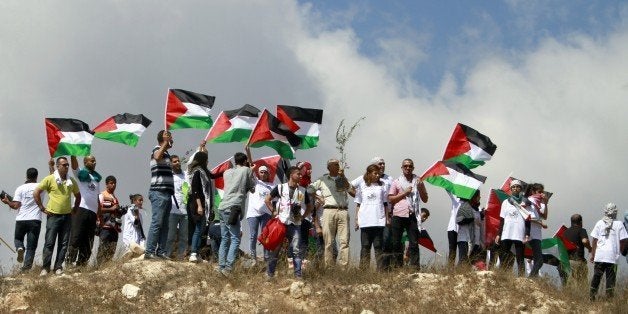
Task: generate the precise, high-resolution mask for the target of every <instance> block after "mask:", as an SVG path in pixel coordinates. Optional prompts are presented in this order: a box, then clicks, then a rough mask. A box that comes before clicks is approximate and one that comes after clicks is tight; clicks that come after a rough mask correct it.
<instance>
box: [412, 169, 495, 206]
mask: <svg viewBox="0 0 628 314" xmlns="http://www.w3.org/2000/svg"><path fill="white" fill-rule="evenodd" d="M421 180H424V181H427V182H429V183H431V184H433V185H435V186H440V187H442V188H444V189H445V190H446V191H448V192H450V193H451V194H453V195H456V196H458V197H460V198H462V199H466V200H469V199H471V198H472V197H473V195H474V194H475V191H477V190H478V189H479V188H480V186H482V184H484V182H485V181H486V177H485V176H481V175H478V174H475V173H473V172H471V170H469V169H468V168H467V167H465V166H464V165H463V164H460V163H457V162H452V161H438V162H436V163H435V164H434V165H433V166H432V167H430V168H429V169H428V170H427V171H425V173H424V174H423V175H422V176H421Z"/></svg>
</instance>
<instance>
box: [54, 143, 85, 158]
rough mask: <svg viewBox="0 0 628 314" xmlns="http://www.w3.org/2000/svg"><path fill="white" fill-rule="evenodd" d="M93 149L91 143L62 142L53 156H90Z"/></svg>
mask: <svg viewBox="0 0 628 314" xmlns="http://www.w3.org/2000/svg"><path fill="white" fill-rule="evenodd" d="M91 150H92V145H91V144H70V143H64V142H60V143H59V145H58V146H57V150H56V151H55V153H54V155H53V156H52V157H59V156H89V154H90V152H91Z"/></svg>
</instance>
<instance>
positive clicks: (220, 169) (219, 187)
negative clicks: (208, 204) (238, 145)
mask: <svg viewBox="0 0 628 314" xmlns="http://www.w3.org/2000/svg"><path fill="white" fill-rule="evenodd" d="M231 168H233V163H232V162H231V158H229V159H227V160H225V161H223V162H222V163H221V164H219V165H218V166H216V167H214V168H213V169H212V170H211V171H210V172H211V174H212V175H214V176H216V178H215V179H214V186H215V187H216V194H214V208H218V205H220V201H221V200H222V197H223V195H224V193H225V192H224V191H225V179H224V178H223V176H222V175H223V174H224V173H225V171H227V169H231Z"/></svg>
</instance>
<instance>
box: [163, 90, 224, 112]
mask: <svg viewBox="0 0 628 314" xmlns="http://www.w3.org/2000/svg"><path fill="white" fill-rule="evenodd" d="M170 91H171V92H172V93H173V94H174V95H175V96H177V98H178V99H179V100H180V101H181V102H185V103H191V104H195V105H199V106H203V107H209V108H211V107H213V106H214V101H215V100H216V97H215V96H209V95H203V94H199V93H195V92H190V91H187V90H183V89H171V90H170Z"/></svg>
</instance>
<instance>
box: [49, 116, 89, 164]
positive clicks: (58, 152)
mask: <svg viewBox="0 0 628 314" xmlns="http://www.w3.org/2000/svg"><path fill="white" fill-rule="evenodd" d="M45 124H46V138H47V140H48V150H49V152H50V157H59V156H88V155H89V154H90V151H91V149H92V140H93V139H94V135H92V133H91V131H90V129H89V126H88V125H87V123H85V122H83V121H81V120H77V119H63V118H46V119H45Z"/></svg>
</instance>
